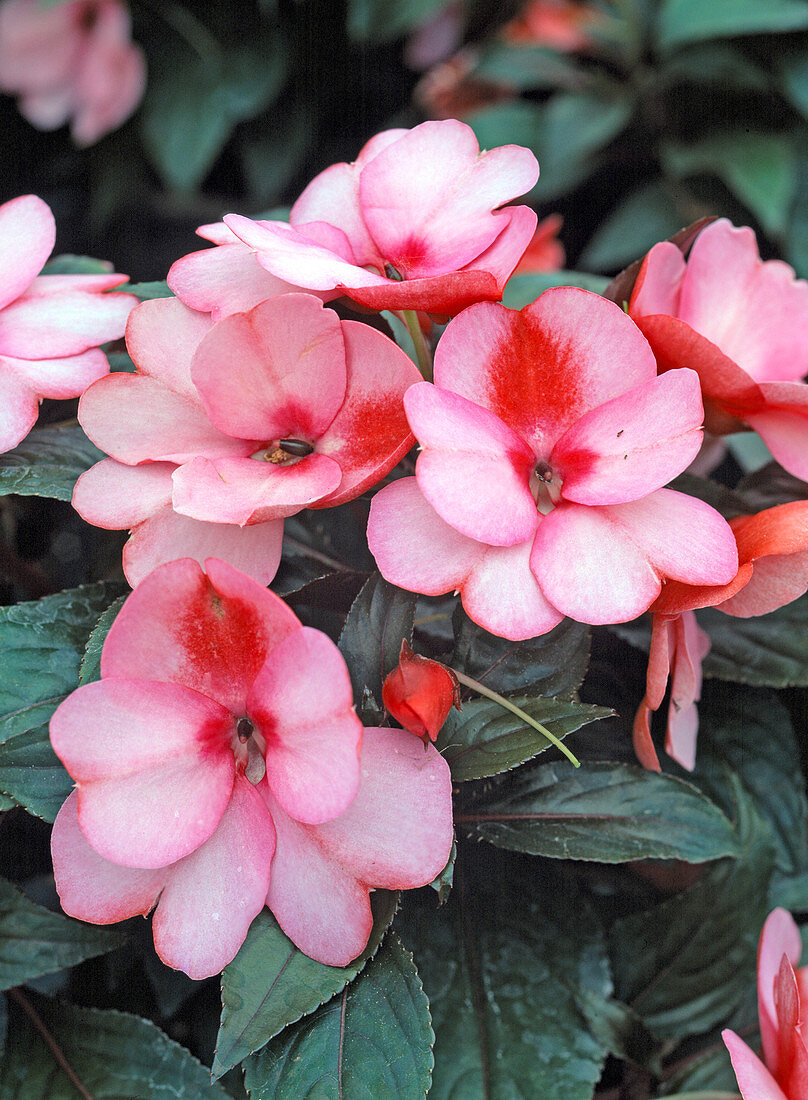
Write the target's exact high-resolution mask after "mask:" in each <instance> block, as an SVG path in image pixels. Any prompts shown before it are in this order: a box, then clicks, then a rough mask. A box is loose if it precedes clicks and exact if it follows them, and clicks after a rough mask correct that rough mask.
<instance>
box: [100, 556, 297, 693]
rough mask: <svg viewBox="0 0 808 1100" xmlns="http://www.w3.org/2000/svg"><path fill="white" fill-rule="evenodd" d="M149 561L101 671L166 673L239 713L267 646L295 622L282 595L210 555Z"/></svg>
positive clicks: (151, 676)
mask: <svg viewBox="0 0 808 1100" xmlns="http://www.w3.org/2000/svg"><path fill="white" fill-rule="evenodd" d="M205 567H206V569H207V576H206V575H205V573H203V572H202V568H201V566H200V565H198V564H197V562H195V561H192V560H191V559H189V558H185V559H182V560H180V561H172V562H169V563H168V564H166V565H162V566H160V567H159V568H157V569H155V570H154V572H152V573H151V574H150V575H149V576H148V577H146V579H145V580H144V581H142V582H141V583H140V584H139V585H138V586H137V588H136V589H135V591H134V592H133V593H132V594H131V596H129V598H128V599H127V601H126V603H125V604H124V605H123V607H122V608H121V611H120V612H119V614H118V617H117V618H116V620H115V622H114V623H113V624H112V627H111V629H110V632H109V634H108V635H107V640H106V642H105V644H104V649H103V652H102V655H101V675H102V677H104V678H106V677H108V676H126V677H128V678H130V679H133V680H156V679H160V680H166V681H171V682H174V683H177V684H183V685H185V686H187V687H189V688H193V689H194V690H195V691H199V692H201V693H202V694H203V695H206V696H208V697H209V698H210V699H216V700H217V701H218V702H219V703H221V704H222V705H223V706H224V707H226V708H227V709H228V710H229V711H230V712H231V713H232V714H235V715H244V714H245V713H246V711H245V708H246V700H247V694H248V692H249V690H250V687H251V686H252V684H253V681H254V680H255V677H256V675H257V674H258V671H259V669H260V668H261V665H262V664H263V663H264V660H265V658H266V655H267V653H268V652H269V651H270V650H271V649H272V648H274V647H275V646H276V645H278V644H279V643H280V642H282V641H283V639H284V638H286V637H287V636H288V635H289V634H291V633H293V632H294V631H296V630H299V629H300V622H299V620H298V619H297V617H296V616H295V614H294V613H293V612H292V611H290V610H289V608H288V607H287V606H286V604H285V603H284V602H283V600H281V599H279V598H278V597H277V596H276V595H274V593H272V592H269V591H267V589H266V588H263V587H262V586H261V585H260V584H258V583H257V582H256V581H254V580H252V579H251V578H249V577H247V576H244V574H242V573H240V572H239V571H238V570H237V569H234V568H233V567H232V566H230V565H228V564H226V563H225V562H223V561H217V560H215V559H213V558H211V559H209V560H208V561H207V562H206V563H205Z"/></svg>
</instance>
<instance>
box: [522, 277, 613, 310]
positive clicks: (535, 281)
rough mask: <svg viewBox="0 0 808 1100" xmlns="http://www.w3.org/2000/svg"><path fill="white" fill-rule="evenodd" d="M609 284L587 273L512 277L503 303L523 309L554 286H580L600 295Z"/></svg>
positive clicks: (605, 280) (601, 278)
mask: <svg viewBox="0 0 808 1100" xmlns="http://www.w3.org/2000/svg"><path fill="white" fill-rule="evenodd" d="M608 282H609V280H608V279H604V278H603V276H602V275H589V274H587V272H585V271H543V272H540V273H537V274H535V275H512V276H511V278H510V279H509V280H508V282H507V283H506V285H505V293H504V294H503V296H502V301H503V303H504V305H506V306H508V308H509V309H523V308H524V307H525V306H527V305H530V303H531V302H535V301H536V299H537V298H538V296H539V295H540V294H544V292H545V290H549V289H550V287H552V286H578V287H580V288H581V290H591V291H592V293H593V294H600V293H602V291H604V290H605V289H606V287H607V285H608Z"/></svg>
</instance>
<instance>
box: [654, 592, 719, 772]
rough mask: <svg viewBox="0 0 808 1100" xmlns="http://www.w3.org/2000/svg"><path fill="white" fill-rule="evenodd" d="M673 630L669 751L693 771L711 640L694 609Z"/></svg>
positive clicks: (678, 761) (667, 739)
mask: <svg viewBox="0 0 808 1100" xmlns="http://www.w3.org/2000/svg"><path fill="white" fill-rule="evenodd" d="M672 629H673V631H674V634H675V638H676V648H675V653H674V659H673V669H672V674H671V699H670V705H669V707H668V724H667V736H666V739H665V752H666V753H667V754H668V756H670V757H672V758H673V759H674V760H675V761H676V762H677V763H678V764H681V766H682V767H683V768H686V769H687V771H693V768H695V766H696V734H697V733H698V728H699V714H698V710H697V708H696V703H697V702H698V700H699V699H700V698H701V662H702V661H703V660H704V658H705V657H706V656H707V653H708V652H709V650H710V639H709V637H708V636H707V635H706V634H705V633H704V631H703V630H702V629H701V627H700V626H699V625H698V623H697V622H696V616H695V614H694V613H693V612H692V611H685V612H684V614H682V615H681V616H680V617H679V618H678V619H677V620H676V621H675V622H674V623H673V624H672Z"/></svg>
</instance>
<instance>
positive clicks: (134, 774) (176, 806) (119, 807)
mask: <svg viewBox="0 0 808 1100" xmlns="http://www.w3.org/2000/svg"><path fill="white" fill-rule="evenodd" d="M234 725H235V722H234V718H233V715H232V714H230V712H229V711H227V710H226V709H225V708H224V707H222V706H220V705H219V704H218V703H216V702H214V701H213V700H212V699H208V698H205V697H204V696H203V695H200V694H198V693H197V692H195V691H190V690H189V689H188V688H186V687H183V686H181V685H179V684H166V683H153V682H152V683H150V682H138V681H133V680H120V679H114V678H105V679H103V680H99V681H96V682H95V683H91V684H86V685H85V686H84V687H81V688H78V689H77V690H76V691H74V692H73V694H72V695H69V696H68V697H67V699H65V701H64V702H63V703H61V704H60V705H59V707H58V708H57V710H56V712H55V714H54V716H53V718H52V719H51V743H52V744H53V747H54V749H55V751H56V753H57V755H58V756H59V758H60V759H61V760H62V762H63V763H64V765H65V767H66V768H67V769H68V771H69V772H70V774H71V775H72V776H73V778H74V779H75V780H76V782H77V785H78V814H79V825H80V826H81V831H82V832H83V833H84V835H85V836H86V837H87V839H88V840H89V842H90V843H91V844H92V846H93V848H95V850H96V851H97V852H98V854H99V855H101V856H103V857H104V858H105V859H109V860H111V861H112V862H113V863H121V864H123V865H124V866H128V867H164V866H166V865H167V864H169V863H173V862H174V860H176V859H180V858H181V857H182V856H185V855H187V854H188V853H189V852H192V851H193V850H194V849H195V848H197V847H199V845H200V844H201V843H202V842H203V841H205V840H207V838H208V837H209V836H210V834H211V833H212V832H213V830H214V829H215V828H216V825H217V824H218V822H219V819H220V818H221V816H222V813H223V812H224V808H225V806H226V805H227V802H228V799H229V798H230V792H231V789H232V786H233V775H234V760H233V753H232V751H231V748H230V740H231V738H232V736H233V734H234Z"/></svg>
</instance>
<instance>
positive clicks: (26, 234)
mask: <svg viewBox="0 0 808 1100" xmlns="http://www.w3.org/2000/svg"><path fill="white" fill-rule="evenodd" d="M55 241H56V222H55V221H54V218H53V214H52V213H51V211H50V207H49V206H48V205H47V203H45V202H43V201H42V199H40V198H38V197H37V196H36V195H21V196H20V197H19V198H18V199H11V200H10V201H9V202H4V203H3V204H2V206H0V308H2V307H4V306H7V305H8V304H9V302H13V301H14V300H15V298H19V296H20V295H21V294H22V293H23V292H24V291H25V290H26V289H27V288H28V286H30V284H31V283H32V282H33V281H34V279H35V278H36V276H37V275H38V274H39V273H40V271H41V270H42V268H43V267H44V266H45V263H46V261H47V259H48V256H50V254H51V251H52V250H53V245H54V243H55ZM82 350H83V349H82ZM12 354H13V353H12Z"/></svg>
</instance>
